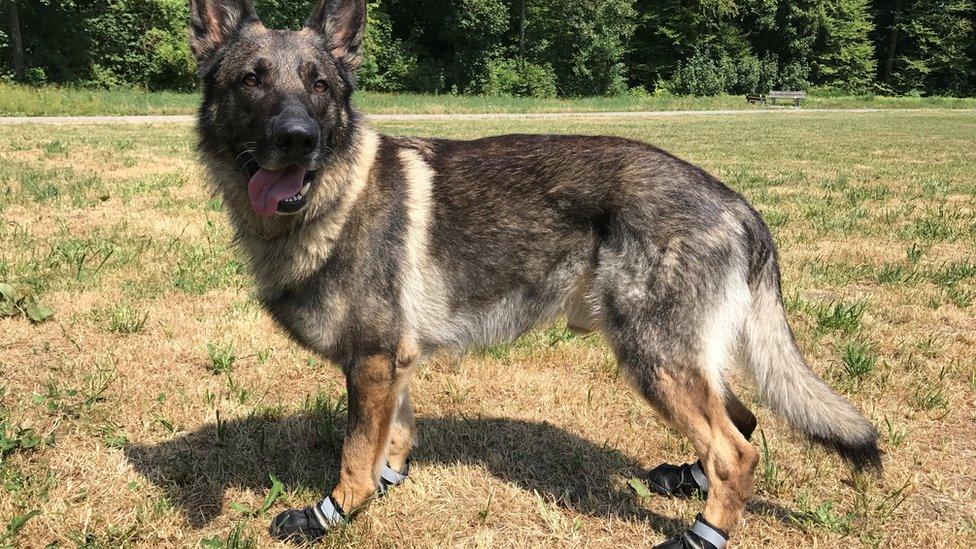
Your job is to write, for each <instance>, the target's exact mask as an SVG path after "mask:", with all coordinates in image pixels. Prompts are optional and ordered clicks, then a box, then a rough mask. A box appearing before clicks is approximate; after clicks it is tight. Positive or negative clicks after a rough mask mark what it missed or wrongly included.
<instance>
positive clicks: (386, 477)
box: [376, 459, 410, 497]
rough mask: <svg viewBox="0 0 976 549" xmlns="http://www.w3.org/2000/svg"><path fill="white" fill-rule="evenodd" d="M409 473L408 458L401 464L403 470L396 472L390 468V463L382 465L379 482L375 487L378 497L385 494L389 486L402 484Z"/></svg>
mask: <svg viewBox="0 0 976 549" xmlns="http://www.w3.org/2000/svg"><path fill="white" fill-rule="evenodd" d="M409 474H410V460H409V459H408V460H407V463H406V464H404V466H403V471H401V472H399V473H398V472H396V471H394V470H393V469H392V468H390V464H389V463H387V464H386V465H385V466H383V470H382V471H380V484H379V486H377V487H376V494H377V495H378V496H380V497H382V496H385V495H386V493H387V492H389V491H390V488H393V487H394V486H399V485H400V484H403V481H405V480H407V475H409Z"/></svg>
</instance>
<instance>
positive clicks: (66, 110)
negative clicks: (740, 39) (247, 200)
mask: <svg viewBox="0 0 976 549" xmlns="http://www.w3.org/2000/svg"><path fill="white" fill-rule="evenodd" d="M355 97H356V102H357V104H358V105H359V106H360V107H361V108H362V109H363V111H365V112H366V113H368V114H404V113H409V114H414V113H424V114H469V113H552V112H596V111H665V110H696V111H698V110H715V109H736V110H740V109H741V110H755V109H760V108H761V107H760V106H759V105H755V104H749V103H747V102H746V100H745V96H742V95H718V96H714V97H692V96H648V95H621V96H616V97H583V98H575V99H563V98H535V97H505V96H476V95H449V94H444V95H425V94H414V93H378V92H369V91H357V92H356V96H355ZM199 105H200V94H199V93H179V92H168V91H153V92H150V91H146V90H139V89H125V88H122V89H114V90H101V89H87V88H77V87H58V86H40V87H32V86H24V85H16V84H5V83H2V82H0V116H80V115H171V114H183V115H186V114H194V113H196V110H197V107H198V106H199ZM781 106H782V104H781ZM803 108H807V109H837V108H844V109H976V99H973V98H958V97H884V96H875V95H864V96H833V95H819V94H817V93H812V94H811V95H810V96H809V97H808V98H807V99H806V100H804V101H803Z"/></svg>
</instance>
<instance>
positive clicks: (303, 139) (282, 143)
mask: <svg viewBox="0 0 976 549" xmlns="http://www.w3.org/2000/svg"><path fill="white" fill-rule="evenodd" d="M274 142H275V146H277V147H278V149H279V150H281V152H283V153H289V154H308V153H310V152H312V151H313V150H314V149H315V147H317V146H318V145H319V129H318V127H316V125H315V123H313V122H312V121H311V120H290V121H287V122H285V123H283V124H281V125H279V126H278V128H277V129H276V130H275V135H274Z"/></svg>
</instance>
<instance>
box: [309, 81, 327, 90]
mask: <svg viewBox="0 0 976 549" xmlns="http://www.w3.org/2000/svg"><path fill="white" fill-rule="evenodd" d="M312 89H313V90H315V91H316V92H318V93H325V90H327V89H329V85H328V84H326V83H325V80H316V81H315V83H314V84H312Z"/></svg>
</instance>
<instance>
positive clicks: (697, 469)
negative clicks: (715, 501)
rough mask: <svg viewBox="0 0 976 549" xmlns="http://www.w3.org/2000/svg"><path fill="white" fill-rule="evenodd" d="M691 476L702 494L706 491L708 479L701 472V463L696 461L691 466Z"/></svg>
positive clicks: (703, 472)
mask: <svg viewBox="0 0 976 549" xmlns="http://www.w3.org/2000/svg"><path fill="white" fill-rule="evenodd" d="M691 476H692V478H694V479H695V482H696V483H698V487H699V488H701V491H702V492H707V491H708V477H707V476H705V471H702V468H701V462H700V461H696V462H695V464H694V465H692V466H691Z"/></svg>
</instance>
